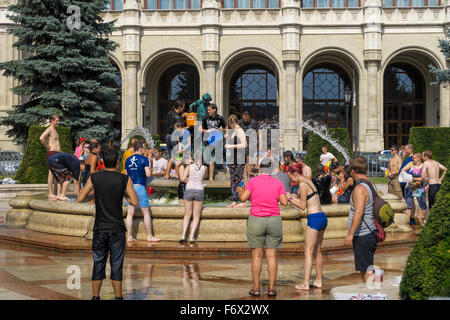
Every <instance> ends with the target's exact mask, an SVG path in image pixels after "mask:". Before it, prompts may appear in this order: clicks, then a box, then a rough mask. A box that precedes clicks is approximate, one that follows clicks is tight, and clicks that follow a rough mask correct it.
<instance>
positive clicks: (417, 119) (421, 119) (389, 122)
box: [383, 63, 425, 148]
mask: <svg viewBox="0 0 450 320" xmlns="http://www.w3.org/2000/svg"><path fill="white" fill-rule="evenodd" d="M383 95H384V101H383V111H384V112H383V118H384V145H385V147H386V148H389V147H390V146H391V145H393V144H395V145H399V146H400V145H405V144H407V143H408V140H409V130H410V129H411V127H417V126H424V125H425V81H424V79H423V77H422V74H421V73H420V72H419V71H418V70H417V69H416V68H415V67H413V66H412V65H410V64H407V63H393V64H391V65H389V66H388V67H387V68H386V71H385V73H384V90H383Z"/></svg>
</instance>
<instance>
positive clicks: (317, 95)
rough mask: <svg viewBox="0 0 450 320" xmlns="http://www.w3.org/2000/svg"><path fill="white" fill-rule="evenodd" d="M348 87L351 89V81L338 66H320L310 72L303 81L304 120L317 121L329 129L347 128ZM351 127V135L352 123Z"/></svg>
mask: <svg viewBox="0 0 450 320" xmlns="http://www.w3.org/2000/svg"><path fill="white" fill-rule="evenodd" d="M346 87H349V88H351V82H350V79H349V78H348V76H347V74H346V73H345V72H343V71H342V70H341V69H340V68H338V67H337V66H334V65H319V66H316V67H315V68H314V69H312V70H310V71H309V72H308V73H307V74H306V75H305V77H304V79H303V120H315V121H317V122H319V123H322V124H325V125H326V126H327V127H329V128H345V127H346V109H345V108H346V106H345V97H344V91H345V88H346ZM349 118H350V119H351V113H350V115H349ZM349 126H350V128H348V129H349V131H350V133H351V121H350V122H349ZM350 137H351V135H350Z"/></svg>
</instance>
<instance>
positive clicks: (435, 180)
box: [422, 150, 447, 210]
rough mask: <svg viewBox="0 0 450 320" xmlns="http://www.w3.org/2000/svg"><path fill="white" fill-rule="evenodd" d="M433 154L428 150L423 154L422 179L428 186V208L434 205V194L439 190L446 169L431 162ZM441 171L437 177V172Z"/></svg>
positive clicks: (435, 162)
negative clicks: (440, 174)
mask: <svg viewBox="0 0 450 320" xmlns="http://www.w3.org/2000/svg"><path fill="white" fill-rule="evenodd" d="M432 157H433V153H432V152H431V151H430V150H426V151H424V152H423V159H424V163H423V167H422V178H424V179H425V181H426V182H427V183H428V184H429V188H428V207H429V210H431V207H432V206H433V205H434V201H435V197H436V194H437V193H438V191H439V189H440V188H441V184H442V181H443V180H444V176H445V173H446V171H447V168H446V167H445V166H443V165H442V164H440V163H439V162H437V161H435V160H432V159H431V158H432ZM441 170H442V171H443V173H442V176H441V177H439V172H440V171H441Z"/></svg>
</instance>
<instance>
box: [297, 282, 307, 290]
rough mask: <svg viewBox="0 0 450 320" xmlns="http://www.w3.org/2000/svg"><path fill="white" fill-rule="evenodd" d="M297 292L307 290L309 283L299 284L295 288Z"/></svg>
mask: <svg viewBox="0 0 450 320" xmlns="http://www.w3.org/2000/svg"><path fill="white" fill-rule="evenodd" d="M295 289H297V290H309V283H301V284H297V285H296V286H295Z"/></svg>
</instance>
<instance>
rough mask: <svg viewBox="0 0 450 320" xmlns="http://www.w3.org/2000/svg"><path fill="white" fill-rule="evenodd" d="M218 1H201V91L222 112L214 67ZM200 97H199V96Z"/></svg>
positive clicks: (216, 51) (217, 44) (216, 62)
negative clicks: (207, 94) (208, 95)
mask: <svg viewBox="0 0 450 320" xmlns="http://www.w3.org/2000/svg"><path fill="white" fill-rule="evenodd" d="M219 11H220V2H219V1H217V0H204V1H203V2H202V25H201V31H202V58H203V67H204V70H205V73H204V78H203V86H202V89H203V91H202V92H200V96H202V95H203V93H206V92H208V93H209V94H210V95H211V98H212V100H211V101H212V102H213V103H215V104H216V105H217V108H218V112H219V113H220V114H223V106H222V103H221V101H216V98H217V95H216V68H217V64H218V63H219V45H220V44H219V42H220V37H219V32H220V25H219V14H220V12H219ZM199 98H200V97H199Z"/></svg>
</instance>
